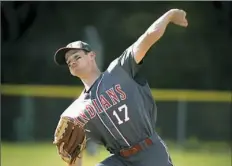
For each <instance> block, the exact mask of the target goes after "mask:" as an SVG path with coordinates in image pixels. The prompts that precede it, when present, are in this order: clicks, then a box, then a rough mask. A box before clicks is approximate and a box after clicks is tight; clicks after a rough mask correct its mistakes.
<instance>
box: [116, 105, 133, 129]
mask: <svg viewBox="0 0 232 166" xmlns="http://www.w3.org/2000/svg"><path fill="white" fill-rule="evenodd" d="M118 111H119V112H122V111H123V112H124V115H125V118H124V121H123V120H121V119H120V118H119V116H118V114H117V112H116V111H115V110H114V112H113V115H114V116H115V117H116V119H117V120H118V124H119V125H120V124H122V123H124V122H126V121H128V120H130V118H129V117H128V109H127V105H126V104H123V105H122V106H120V107H118Z"/></svg>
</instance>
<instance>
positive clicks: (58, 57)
mask: <svg viewBox="0 0 232 166" xmlns="http://www.w3.org/2000/svg"><path fill="white" fill-rule="evenodd" d="M70 50H76V48H67V47H63V48H60V49H59V50H57V51H56V53H55V55H54V61H55V63H56V64H57V65H66V61H65V54H66V53H67V52H68V51H70Z"/></svg>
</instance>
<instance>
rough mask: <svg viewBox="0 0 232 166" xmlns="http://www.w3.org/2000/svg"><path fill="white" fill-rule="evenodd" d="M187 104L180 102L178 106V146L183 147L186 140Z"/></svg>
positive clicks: (183, 101)
mask: <svg viewBox="0 0 232 166" xmlns="http://www.w3.org/2000/svg"><path fill="white" fill-rule="evenodd" d="M186 119H187V102H186V101H185V100H183V99H181V100H178V105H177V145H178V146H180V147H181V145H183V144H184V143H185V140H186Z"/></svg>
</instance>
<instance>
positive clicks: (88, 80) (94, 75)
mask: <svg viewBox="0 0 232 166" xmlns="http://www.w3.org/2000/svg"><path fill="white" fill-rule="evenodd" d="M100 75H101V72H100V70H99V69H98V70H96V71H95V72H92V73H91V74H89V75H88V76H87V77H85V78H81V81H82V83H83V84H84V86H85V90H86V91H88V90H89V88H90V87H91V86H92V85H93V83H94V82H95V81H96V80H97V79H98V77H99V76H100Z"/></svg>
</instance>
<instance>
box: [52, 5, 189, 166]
mask: <svg viewBox="0 0 232 166" xmlns="http://www.w3.org/2000/svg"><path fill="white" fill-rule="evenodd" d="M185 17H186V13H185V12H184V11H183V10H179V9H171V10H169V11H167V12H166V13H165V14H164V15H162V16H161V17H160V18H159V19H158V20H156V21H155V22H154V23H153V24H152V25H151V26H150V27H149V28H148V29H147V30H146V32H145V33H144V34H143V35H142V36H140V37H139V38H138V40H137V41H135V43H133V44H132V45H131V46H130V47H128V48H127V49H126V50H125V51H124V52H123V53H122V55H120V56H119V57H118V58H116V59H115V60H114V61H112V62H111V63H110V65H109V67H108V68H107V69H106V71H104V72H101V71H100V70H99V69H98V67H97V64H96V62H95V56H96V55H95V53H94V52H93V50H91V48H90V46H89V45H88V44H87V43H84V42H82V41H77V42H73V43H70V44H69V45H67V47H64V48H61V49H59V50H58V51H57V52H56V54H55V62H56V63H57V64H59V65H68V67H69V70H70V73H71V74H72V75H73V76H76V77H78V78H80V79H81V81H82V82H83V84H84V87H85V89H84V91H83V92H82V94H81V95H80V97H79V98H78V99H77V100H76V103H75V104H76V105H77V106H78V107H75V108H77V110H69V109H67V110H65V111H64V113H63V115H65V116H69V117H71V118H74V119H75V120H76V122H77V123H78V124H79V125H80V126H83V127H84V128H85V129H86V131H88V132H87V137H88V138H91V139H93V140H94V141H96V142H98V143H100V144H102V145H104V146H105V147H106V149H107V150H108V151H109V152H110V153H111V155H110V156H109V157H108V158H106V159H105V160H104V161H102V162H101V163H99V164H98V166H172V162H171V159H170V156H169V154H168V152H167V149H166V146H165V144H164V143H163V141H162V139H161V138H160V137H159V136H158V134H157V133H156V130H155V124H156V114H157V112H156V111H157V110H156V104H155V102H154V100H153V97H152V94H151V90H150V88H149V85H148V83H147V82H146V81H144V80H143V79H141V78H140V77H139V76H138V75H137V73H138V71H139V68H140V66H141V65H142V63H143V62H142V60H143V58H144V56H145V55H146V53H147V51H148V50H149V48H150V47H151V46H152V45H153V44H154V43H155V42H156V41H158V40H159V39H160V38H161V37H162V35H163V34H164V32H165V29H166V27H167V25H168V24H169V23H174V24H176V25H180V26H183V27H187V25H188V22H187V20H186V18H185ZM69 108H70V109H71V108H72V105H71V106H70V107H69ZM70 112H71V113H70ZM74 165H75V166H80V165H81V159H80V160H79V161H77V162H76V163H75V164H73V166H74Z"/></svg>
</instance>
